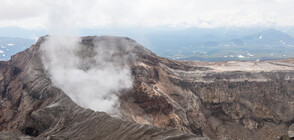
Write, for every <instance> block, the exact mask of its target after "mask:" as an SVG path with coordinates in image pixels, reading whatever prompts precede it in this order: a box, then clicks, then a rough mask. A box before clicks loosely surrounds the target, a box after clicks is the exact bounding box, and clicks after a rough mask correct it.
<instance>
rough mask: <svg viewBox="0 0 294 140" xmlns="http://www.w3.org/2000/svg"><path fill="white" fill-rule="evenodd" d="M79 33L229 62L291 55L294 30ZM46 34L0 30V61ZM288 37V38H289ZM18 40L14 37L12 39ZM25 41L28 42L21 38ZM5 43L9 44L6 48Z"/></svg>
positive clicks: (181, 57) (161, 52)
mask: <svg viewBox="0 0 294 140" xmlns="http://www.w3.org/2000/svg"><path fill="white" fill-rule="evenodd" d="M79 32H80V34H81V35H83V36H88V35H116V36H128V37H131V38H134V39H135V40H137V41H138V43H140V44H142V45H144V46H146V47H147V48H148V49H150V50H151V51H153V52H155V53H156V54H157V55H158V56H161V57H166V58H170V59H174V60H200V61H230V60H241V61H243V60H244V61H245V60H254V61H262V60H273V59H284V58H291V57H293V56H294V39H293V37H292V36H294V28H289V29H284V28H280V29H270V28H214V29H203V28H187V29H165V28H155V29H154V28H150V29H149V28H147V29H146V28H136V27H134V28H120V29H115V30H114V29H105V28H103V29H80V30H79ZM45 34H48V33H47V32H46V31H42V30H40V31H38V30H25V29H20V28H15V27H8V28H0V36H5V35H6V36H8V37H9V38H7V37H0V39H1V40H0V45H1V46H0V47H1V48H0V50H1V51H0V53H1V54H0V59H1V60H7V59H9V58H10V56H11V55H13V54H15V53H17V52H19V51H21V50H23V49H25V48H27V47H29V46H31V44H33V43H34V39H32V38H36V37H37V36H40V35H45ZM291 35H292V36H291ZM16 37H18V38H16ZM25 38H29V39H25ZM7 44H9V45H7Z"/></svg>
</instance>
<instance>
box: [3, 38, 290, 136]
mask: <svg viewBox="0 0 294 140" xmlns="http://www.w3.org/2000/svg"><path fill="white" fill-rule="evenodd" d="M94 38H95V40H98V42H99V41H105V42H108V43H110V44H111V45H112V46H113V47H118V48H120V49H118V52H114V54H113V55H112V56H113V57H117V56H119V58H120V59H123V60H126V64H127V65H128V66H129V67H130V69H131V73H132V76H133V78H134V85H133V88H132V89H131V90H129V91H128V90H126V91H125V90H124V91H120V94H119V101H120V111H121V117H122V119H123V120H127V121H128V122H130V123H126V122H124V121H122V120H120V119H115V120H118V121H119V122H120V123H121V125H119V126H116V125H110V126H106V125H109V124H112V123H114V124H116V123H117V121H115V120H113V119H111V118H109V117H107V116H108V115H106V114H105V115H102V114H103V113H102V114H101V113H99V112H98V113H97V112H93V111H90V110H89V109H83V108H81V107H79V106H78V105H76V103H74V102H73V101H71V100H70V99H69V97H68V96H67V95H66V94H64V93H63V91H62V90H60V89H59V88H58V87H55V86H54V85H52V84H50V83H51V80H50V76H49V75H48V73H47V72H46V70H45V69H44V67H43V64H42V63H43V62H42V60H41V53H40V51H39V48H40V46H41V44H42V43H43V42H44V41H45V37H43V38H40V39H39V41H38V42H37V43H36V44H35V45H33V46H32V47H30V48H29V49H27V50H25V51H23V52H21V53H18V54H16V55H14V56H13V57H12V59H11V60H10V61H8V62H1V65H2V66H3V67H1V70H0V72H1V73H0V79H1V80H0V87H1V88H0V90H1V93H2V94H1V100H3V101H4V102H3V103H2V104H1V106H2V108H1V110H0V116H3V117H2V118H0V122H1V123H2V124H3V125H1V126H2V127H0V129H1V130H2V131H3V130H6V131H17V133H20V134H22V135H24V134H26V135H31V136H35V137H36V138H40V139H42V138H57V139H58V138H66V137H71V138H77V139H78V138H85V139H92V138H94V137H89V135H93V136H97V137H96V138H105V139H108V138H109V139H110V138H120V139H125V138H138V139H143V138H147V139H152V138H154V139H162V138H169V135H172V136H173V137H171V138H175V139H177V138H179V137H177V136H178V135H179V136H180V137H183V138H187V139H193V138H194V139H195V137H197V136H202V137H209V138H212V139H225V138H230V139H266V140H269V139H276V138H277V137H281V136H283V135H287V132H288V128H289V126H290V125H293V123H291V122H292V121H293V119H294V118H293V112H294V111H293V104H291V100H292V99H293V98H294V97H293V94H292V93H293V92H294V89H293V86H292V84H293V82H294V77H293V75H294V74H293V73H294V65H293V63H294V62H293V59H286V60H279V61H266V62H254V61H250V62H238V61H228V62H198V61H173V60H169V59H165V58H161V57H158V56H156V55H155V54H154V53H152V52H151V51H148V50H147V49H144V47H143V46H141V45H139V44H137V43H135V42H133V40H129V39H127V38H119V37H105V36H104V37H84V38H81V39H82V41H81V43H82V44H81V45H82V46H86V47H85V49H86V50H83V51H91V48H92V47H93V46H94V45H93V43H95V42H93V39H94ZM120 41H127V42H129V43H127V44H128V46H122V44H120ZM108 43H106V46H107V44H108ZM126 48H127V49H126ZM129 54H136V55H135V56H136V57H133V55H132V56H131V55H129ZM81 58H82V57H81ZM93 58H95V57H94V56H93ZM114 60H115V59H114ZM57 103H58V104H57ZM59 103H60V104H59ZM269 103H271V104H269ZM15 110H16V113H13V111H15ZM6 112H11V114H10V116H7V115H4V114H7V113H6ZM48 114H53V115H54V117H53V118H52V116H50V115H49V116H48ZM86 114H88V115H86ZM84 115H86V116H87V117H86V118H89V119H90V118H91V119H90V120H83V119H82V116H84ZM11 116H12V117H11ZM8 118H12V119H11V120H9V119H8ZM55 118H56V119H55ZM103 118H105V119H107V120H108V118H109V120H110V121H109V123H106V124H105V125H104V126H105V128H109V129H108V130H107V131H106V130H104V128H99V127H98V128H97V126H95V125H97V124H99V125H103V122H108V121H103V120H104V119H103ZM93 122H95V123H93ZM120 123H119V124H120ZM138 123H139V124H148V125H147V126H146V127H147V128H148V129H146V127H143V128H142V129H141V125H138ZM4 126H5V127H4ZM87 126H88V127H87ZM153 126H156V127H161V128H162V129H160V128H153ZM78 128H83V129H78ZM124 128H126V131H125V133H123V132H119V131H120V130H124ZM169 128H176V129H178V130H180V131H182V132H179V131H178V130H175V129H172V130H170V129H169ZM113 129H117V131H115V135H114V136H113V137H111V136H109V134H111V132H113ZM136 129H138V130H137V131H136ZM103 131H104V132H106V133H102V132H103ZM100 132H101V133H100ZM183 132H184V133H187V134H183ZM269 132H271V133H270V134H269ZM150 133H151V135H150ZM191 133H194V135H193V134H191ZM79 134H80V135H79ZM116 134H118V135H116ZM137 134H138V135H137ZM8 135H10V134H9V133H8ZM12 135H13V134H12ZM127 135H130V137H128V136H127ZM10 136H11V135H10ZM132 136H134V137H132ZM135 136H136V137H135ZM137 136H138V137H137ZM199 139H201V138H199ZM203 139H205V138H203ZM207 139H208V138H207Z"/></svg>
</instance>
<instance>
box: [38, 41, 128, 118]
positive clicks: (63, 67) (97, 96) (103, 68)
mask: <svg viewBox="0 0 294 140" xmlns="http://www.w3.org/2000/svg"><path fill="white" fill-rule="evenodd" d="M41 49H42V52H43V54H44V55H42V60H43V63H44V65H45V69H46V70H47V71H48V72H49V74H50V76H51V79H52V81H53V83H54V84H55V85H56V86H57V87H59V88H61V89H62V90H63V91H64V92H65V93H66V94H67V95H69V96H70V97H71V99H72V100H74V101H75V102H76V103H77V104H79V105H81V106H82V107H85V108H90V109H93V110H95V111H105V112H108V113H112V114H113V113H117V111H116V107H117V106H118V105H119V104H118V96H117V95H116V94H117V93H118V92H119V91H120V90H122V89H127V88H130V87H131V86H132V78H131V74H130V70H129V68H127V67H125V66H123V65H120V64H122V63H121V62H119V61H118V59H114V60H113V57H112V56H113V55H114V54H115V53H117V46H113V44H112V43H111V41H110V42H109V41H95V40H94V47H93V50H91V49H90V48H89V47H87V46H83V45H82V44H81V39H80V38H77V37H64V36H49V37H48V38H47V39H46V41H45V42H44V43H43V44H42V46H41Z"/></svg>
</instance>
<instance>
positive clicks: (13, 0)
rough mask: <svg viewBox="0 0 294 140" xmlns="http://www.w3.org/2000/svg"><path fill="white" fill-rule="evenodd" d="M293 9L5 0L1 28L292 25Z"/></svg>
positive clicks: (279, 3) (285, 1)
mask: <svg viewBox="0 0 294 140" xmlns="http://www.w3.org/2000/svg"><path fill="white" fill-rule="evenodd" d="M292 5H294V1H292V0H226V1H225V2H224V1H220V0H206V1H202V0H160V1H158V0H148V1H146V0H62V1H59V0H42V1H40V0H26V1H23V0H3V2H1V5H0V26H2V27H3V26H12V25H16V26H20V27H26V28H40V27H43V28H52V27H48V26H47V25H52V23H49V22H50V21H56V20H52V18H57V19H58V20H60V22H72V24H73V25H74V26H77V27H91V26H132V25H139V26H158V25H169V26H198V27H218V26H238V27H240V26H290V25H293V24H294V15H293V14H291V13H293V12H294V9H293V8H292ZM63 14H66V15H69V17H68V19H67V18H66V19H62V18H60V17H63V16H59V15H63ZM58 25H59V24H58ZM54 28H56V27H54Z"/></svg>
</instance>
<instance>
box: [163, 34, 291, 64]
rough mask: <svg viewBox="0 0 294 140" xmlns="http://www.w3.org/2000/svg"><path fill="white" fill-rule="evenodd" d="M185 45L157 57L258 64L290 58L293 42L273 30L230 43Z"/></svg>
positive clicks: (225, 41)
mask: <svg viewBox="0 0 294 140" xmlns="http://www.w3.org/2000/svg"><path fill="white" fill-rule="evenodd" d="M189 43H190V44H189V45H186V46H179V47H177V48H173V47H171V48H170V49H167V50H161V51H162V52H161V53H162V55H163V56H165V57H168V58H171V59H176V60H201V61H228V60H257V61H260V60H273V59H283V58H289V57H293V56H294V38H293V37H291V36H290V35H288V34H287V33H284V32H281V31H278V30H274V29H269V30H264V31H261V32H258V33H254V34H250V35H246V36H244V37H239V38H234V39H230V40H223V41H202V42H201V41H199V42H189Z"/></svg>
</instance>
